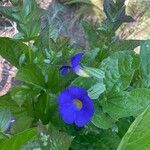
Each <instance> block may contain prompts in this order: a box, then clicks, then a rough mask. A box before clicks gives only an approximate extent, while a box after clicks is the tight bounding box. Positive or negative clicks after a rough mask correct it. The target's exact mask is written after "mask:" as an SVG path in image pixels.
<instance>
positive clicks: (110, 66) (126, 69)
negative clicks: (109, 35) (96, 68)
mask: <svg viewBox="0 0 150 150" xmlns="http://www.w3.org/2000/svg"><path fill="white" fill-rule="evenodd" d="M138 67H139V58H138V56H136V55H135V54H134V52H131V51H122V52H116V53H114V54H113V55H111V56H110V57H108V58H106V59H105V60H103V61H102V63H101V65H100V69H101V70H102V71H103V72H104V73H105V78H104V83H105V85H106V90H107V92H109V91H112V90H116V91H120V90H125V89H127V88H128V86H129V85H130V83H131V80H132V78H133V75H134V72H135V70H136V69H137V68H138Z"/></svg>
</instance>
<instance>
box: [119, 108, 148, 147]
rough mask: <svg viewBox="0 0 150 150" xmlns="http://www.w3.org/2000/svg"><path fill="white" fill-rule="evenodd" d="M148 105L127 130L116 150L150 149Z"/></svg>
mask: <svg viewBox="0 0 150 150" xmlns="http://www.w3.org/2000/svg"><path fill="white" fill-rule="evenodd" d="M149 118H150V105H149V106H148V107H147V108H146V109H145V110H144V112H143V113H142V114H141V115H139V116H138V117H137V118H136V119H135V121H134V122H133V124H132V125H131V126H130V128H129V129H128V131H127V133H126V134H125V136H124V137H123V139H122V141H121V142H120V144H119V147H118V149H117V150H134V149H136V150H149V149H150V140H149V139H150V119H149Z"/></svg>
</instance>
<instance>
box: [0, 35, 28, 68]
mask: <svg viewBox="0 0 150 150" xmlns="http://www.w3.org/2000/svg"><path fill="white" fill-rule="evenodd" d="M0 45H1V46H0V55H1V56H2V57H4V58H5V59H6V60H7V61H9V62H10V63H11V64H12V65H14V66H16V67H19V58H20V56H21V55H22V54H26V53H27V52H28V50H29V49H28V46H27V45H26V44H24V43H22V42H20V41H16V40H13V39H10V38H6V37H0Z"/></svg>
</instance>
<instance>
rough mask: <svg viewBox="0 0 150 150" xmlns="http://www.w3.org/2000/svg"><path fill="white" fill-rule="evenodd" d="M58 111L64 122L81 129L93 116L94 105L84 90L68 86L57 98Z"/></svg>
mask: <svg viewBox="0 0 150 150" xmlns="http://www.w3.org/2000/svg"><path fill="white" fill-rule="evenodd" d="M58 110H59V113H60V116H61V117H62V119H63V120H64V122H66V123H68V124H73V123H75V124H76V125H77V126H78V127H83V126H84V125H86V124H87V123H89V122H90V121H91V119H92V116H93V114H94V103H93V101H92V100H91V99H90V97H89V96H88V93H87V91H86V90H85V89H83V88H81V87H77V86H70V87H69V88H67V89H65V90H64V91H62V92H61V93H60V95H59V96H58Z"/></svg>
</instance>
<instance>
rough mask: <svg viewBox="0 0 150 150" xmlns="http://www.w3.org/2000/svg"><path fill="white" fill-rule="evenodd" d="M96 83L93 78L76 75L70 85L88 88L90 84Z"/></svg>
mask: <svg viewBox="0 0 150 150" xmlns="http://www.w3.org/2000/svg"><path fill="white" fill-rule="evenodd" d="M96 83H97V80H96V79H94V78H84V77H77V78H76V79H75V80H73V81H72V83H71V85H76V86H80V87H82V88H85V89H89V88H90V87H91V86H92V85H94V84H96Z"/></svg>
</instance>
